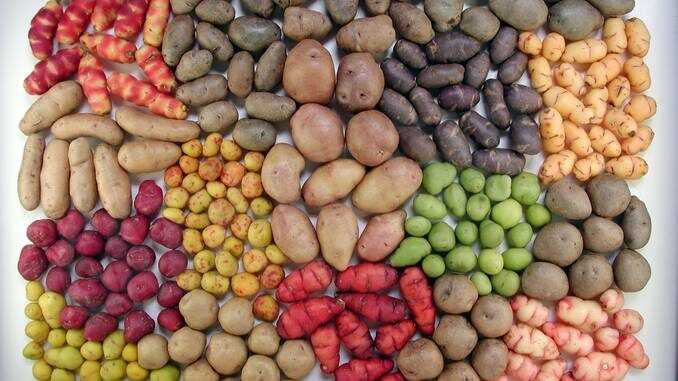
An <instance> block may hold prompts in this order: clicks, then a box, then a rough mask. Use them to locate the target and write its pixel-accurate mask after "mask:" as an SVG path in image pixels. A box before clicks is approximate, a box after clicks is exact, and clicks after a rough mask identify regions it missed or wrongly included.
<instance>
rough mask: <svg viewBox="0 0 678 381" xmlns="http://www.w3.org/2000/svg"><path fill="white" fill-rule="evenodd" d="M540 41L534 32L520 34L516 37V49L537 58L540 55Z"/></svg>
mask: <svg viewBox="0 0 678 381" xmlns="http://www.w3.org/2000/svg"><path fill="white" fill-rule="evenodd" d="M541 46H542V44H541V40H540V39H539V36H537V34H536V33H534V32H522V33H520V35H519V36H518V49H519V50H520V51H521V52H523V53H525V54H529V55H532V56H537V55H539V53H541Z"/></svg>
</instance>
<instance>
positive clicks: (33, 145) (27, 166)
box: [17, 133, 45, 210]
mask: <svg viewBox="0 0 678 381" xmlns="http://www.w3.org/2000/svg"><path fill="white" fill-rule="evenodd" d="M44 152H45V139H44V138H43V137H42V135H41V134H37V133H36V134H31V135H28V137H27V138H26V143H25V145H24V152H23V157H22V159H21V168H20V169H19V178H18V180H17V193H18V194H19V201H20V202H21V206H23V207H24V209H26V210H34V209H35V208H37V207H38V205H40V170H41V169H42V155H43V153H44Z"/></svg>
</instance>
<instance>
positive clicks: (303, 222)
mask: <svg viewBox="0 0 678 381" xmlns="http://www.w3.org/2000/svg"><path fill="white" fill-rule="evenodd" d="M271 230H272V231H273V239H274V241H275V244H276V245H277V246H278V247H279V248H280V249H281V250H282V251H283V253H285V255H286V256H287V257H289V258H290V259H291V260H292V261H293V262H295V263H306V262H309V261H311V260H313V259H314V258H315V257H316V256H317V255H318V254H319V253H320V243H319V242H318V238H317V237H316V233H315V229H314V228H313V225H312V224H311V221H310V220H309V218H308V216H307V215H306V213H304V212H302V211H301V210H299V209H297V208H296V207H294V206H291V205H285V204H280V205H278V206H276V207H275V209H273V213H272V214H271Z"/></svg>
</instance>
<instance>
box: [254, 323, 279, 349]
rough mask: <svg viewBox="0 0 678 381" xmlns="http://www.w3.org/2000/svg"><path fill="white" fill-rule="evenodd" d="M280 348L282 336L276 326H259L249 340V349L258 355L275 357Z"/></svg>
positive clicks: (265, 324) (264, 324)
mask: <svg viewBox="0 0 678 381" xmlns="http://www.w3.org/2000/svg"><path fill="white" fill-rule="evenodd" d="M279 346H280V336H279V335H278V331H277V330H276V329H275V326H274V325H273V324H271V323H266V322H264V323H260V324H257V326H255V327H254V328H253V329H252V332H250V336H249V337H248V338H247V347H248V348H249V349H250V352H253V353H256V354H260V355H265V356H273V355H274V354H276V352H278V347H279Z"/></svg>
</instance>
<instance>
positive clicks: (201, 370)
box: [184, 359, 219, 381]
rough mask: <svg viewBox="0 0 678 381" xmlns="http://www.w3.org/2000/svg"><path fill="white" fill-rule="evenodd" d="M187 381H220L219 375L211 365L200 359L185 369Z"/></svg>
mask: <svg viewBox="0 0 678 381" xmlns="http://www.w3.org/2000/svg"><path fill="white" fill-rule="evenodd" d="M184 380H185V381H219V375H218V374H217V372H215V371H214V369H212V367H211V366H210V363H209V362H207V360H205V359H200V360H198V361H196V362H194V363H193V364H191V365H189V366H187V367H186V368H184Z"/></svg>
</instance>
